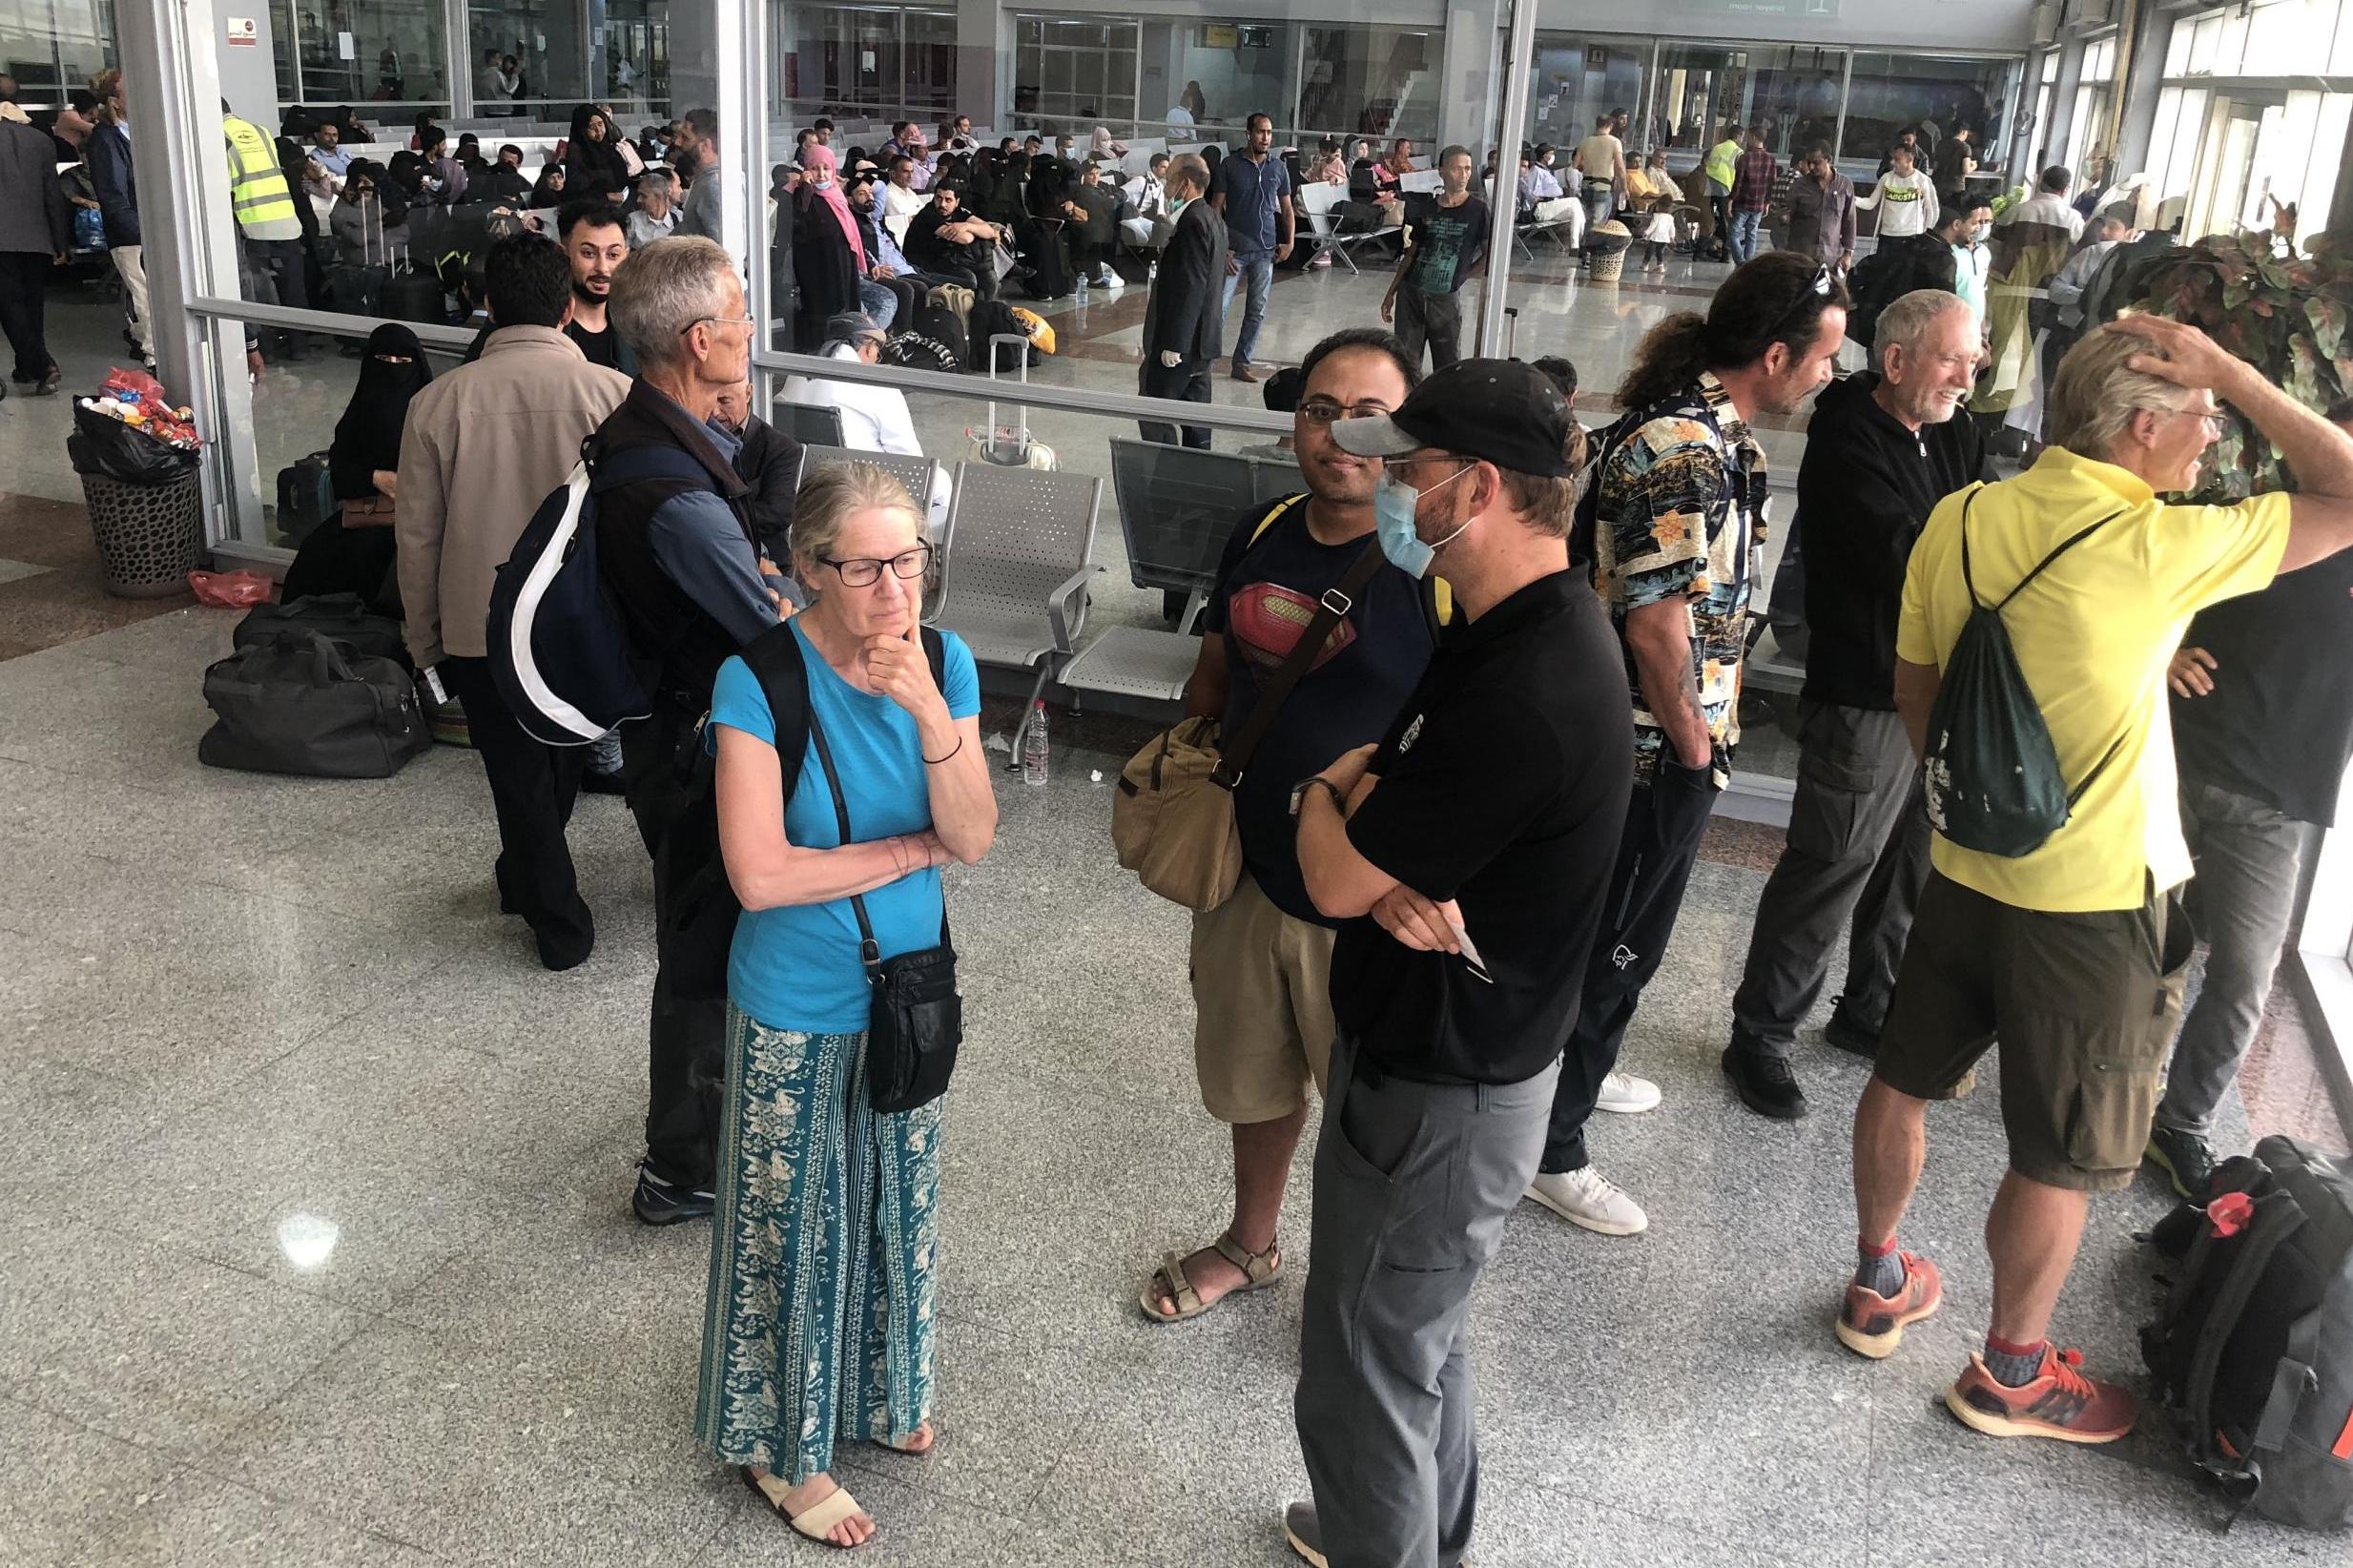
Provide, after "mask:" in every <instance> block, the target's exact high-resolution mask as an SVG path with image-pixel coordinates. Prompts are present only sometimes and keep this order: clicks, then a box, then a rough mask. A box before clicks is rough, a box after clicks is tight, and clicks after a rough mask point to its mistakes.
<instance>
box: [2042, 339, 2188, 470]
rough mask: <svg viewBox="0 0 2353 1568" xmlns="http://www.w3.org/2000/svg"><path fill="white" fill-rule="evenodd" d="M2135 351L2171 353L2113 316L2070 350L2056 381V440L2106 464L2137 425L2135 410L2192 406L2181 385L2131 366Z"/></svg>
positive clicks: (2053, 411) (2053, 431)
mask: <svg viewBox="0 0 2353 1568" xmlns="http://www.w3.org/2000/svg"><path fill="white" fill-rule="evenodd" d="M2136 354H2146V355H2148V356H2149V357H2150V358H2151V359H2155V360H2162V359H2166V358H2168V357H2169V356H2168V355H2167V354H2166V353H2165V351H2164V349H2162V348H2160V347H2159V346H2157V344H2156V343H2154V342H2152V341H2151V340H2148V339H2146V338H2143V337H2140V336H2139V335H2138V334H2136V333H2132V332H2127V331H2125V330H2124V329H2123V328H2121V327H2119V326H2118V325H2117V324H2116V322H2114V321H2111V322H2109V323H2108V324H2107V325H2106V326H2103V327H2100V328H2099V329H2098V330H2096V331H2094V332H2090V333H2086V334H2085V335H2084V338H2083V340H2082V341H2081V342H2078V343H2077V344H2076V345H2075V346H2074V348H2071V349H2069V350H2068V351H2067V358H2066V359H2064V360H2061V361H2059V373H2058V374H2057V375H2056V376H2054V377H2053V378H2052V382H2051V411H2050V414H2049V420H2050V440H2051V444H2052V445H2054V446H2064V447H2066V448H2067V449H2068V450H2069V451H2071V452H2073V453H2074V454H2075V455H2076V456H2077V457H2087V458H2093V459H2095V460H2097V461H2099V462H2102V463H2105V462H2107V461H2109V453H2110V452H2111V450H2113V449H2114V447H2115V446H2116V443H2117V441H2118V440H2120V439H2121V438H2122V437H2123V435H2124V432H2125V431H2126V430H2127V429H2129V428H2130V427H2131V426H2132V423H2133V415H2134V414H2135V413H2136V412H2138V411H2140V410H2142V409H2151V410H2162V409H2180V408H2185V407H2187V406H2188V403H2187V402H2186V401H2185V399H2186V396H2187V394H2185V393H2184V392H2183V391H2182V390H2181V388H2180V387H2178V386H2177V385H2175V384H2174V383H2173V382H2169V381H2166V380H2165V379H2164V378H2163V377H2160V376H2151V375H2149V374H2147V373H2145V372H2143V371H2138V370H2135V369H2133V368H2131V365H2130V361H2131V360H2132V358H2133V356H2134V355H2136Z"/></svg>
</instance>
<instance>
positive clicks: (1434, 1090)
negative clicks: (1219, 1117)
mask: <svg viewBox="0 0 2353 1568" xmlns="http://www.w3.org/2000/svg"><path fill="white" fill-rule="evenodd" d="M1332 432H1333V439H1334V440H1335V441H1337V443H1338V444H1339V445H1340V446H1341V448H1342V449H1343V450H1345V451H1350V452H1354V453H1356V454H1358V455H1359V456H1363V457H1379V458H1382V459H1384V460H1386V461H1385V472H1384V474H1383V477H1382V479H1381V481H1380V484H1379V486H1378V488H1377V489H1376V490H1375V492H1374V499H1373V514H1374V518H1375V529H1376V532H1377V535H1378V537H1379V539H1380V542H1381V547H1382V549H1383V551H1384V552H1385V553H1386V554H1387V555H1388V557H1389V559H1390V560H1391V561H1392V562H1393V564H1395V565H1396V566H1397V567H1400V568H1401V569H1402V570H1404V571H1405V572H1407V573H1408V574H1409V575H1412V576H1414V577H1420V576H1422V575H1423V574H1425V573H1426V572H1428V571H1429V570H1430V569H1431V568H1432V565H1433V562H1434V561H1435V560H1438V559H1439V558H1440V556H1441V554H1442V567H1441V569H1442V570H1443V571H1444V572H1445V575H1446V579H1447V582H1448V583H1449V585H1450V586H1451V587H1452V589H1453V594H1454V600H1455V605H1456V606H1457V607H1458V614H1459V617H1460V618H1461V619H1463V620H1465V621H1467V623H1468V624H1467V625H1463V626H1461V627H1459V628H1458V629H1457V630H1456V632H1455V635H1454V636H1453V637H1452V638H1451V640H1450V641H1449V643H1448V644H1447V645H1446V646H1443V647H1441V648H1440V649H1439V650H1438V652H1437V655H1436V657H1435V659H1434V660H1433V661H1432V663H1431V665H1430V668H1429V671H1428V672H1427V674H1425V676H1424V677H1423V679H1422V681H1421V684H1420V685H1419V686H1418V687H1417V688H1416V689H1415V691H1414V695H1413V696H1412V697H1411V698H1410V699H1409V700H1408V701H1407V703H1406V705H1405V707H1404V708H1403V709H1402V710H1400V711H1399V712H1398V714H1397V717H1396V719H1395V721H1394V722H1393V724H1392V725H1391V727H1390V730H1389V733H1388V736H1387V738H1386V739H1384V740H1383V741H1382V742H1381V743H1380V744H1379V745H1378V746H1377V747H1374V746H1366V747H1363V748H1360V749H1358V750H1356V751H1353V752H1351V753H1348V754H1347V755H1345V756H1342V757H1340V758H1339V759H1337V760H1336V761H1334V762H1333V763H1332V764H1331V766H1330V767H1329V768H1327V769H1325V770H1324V771H1323V772H1322V773H1320V774H1316V775H1315V776H1314V777H1312V778H1309V779H1305V780H1303V781H1302V782H1301V783H1300V784H1299V786H1298V788H1297V790H1296V791H1295V792H1294V794H1293V795H1292V800H1291V810H1292V815H1294V816H1295V817H1296V818H1297V819H1298V824H1299V827H1298V856H1299V867H1300V871H1301V872H1302V874H1303V875H1304V877H1305V879H1306V883H1307V890H1308V896H1309V897H1311V898H1312V899H1313V900H1314V902H1315V905H1316V907H1317V908H1318V909H1319V910H1321V911H1322V912H1323V913H1324V914H1326V915H1328V916H1331V917H1333V918H1339V919H1344V920H1346V921H1347V922H1348V923H1347V924H1345V925H1343V926H1342V927H1341V929H1340V934H1339V938H1338V940H1337V942H1336V944H1335V947H1334V950H1333V954H1332V969H1331V1002H1332V1010H1333V1014H1334V1017H1335V1019H1336V1021H1337V1023H1338V1036H1337V1039H1336V1040H1335V1041H1334V1042H1333V1046H1332V1052H1331V1086H1330V1091H1329V1094H1328V1096H1327V1098H1326V1101H1325V1109H1324V1124H1323V1133H1322V1135H1321V1137H1320V1139H1319V1141H1318V1143H1317V1145H1316V1150H1315V1217H1314V1223H1313V1233H1312V1244H1311V1245H1312V1250H1313V1253H1314V1258H1315V1267H1314V1269H1313V1271H1312V1272H1311V1273H1310V1274H1309V1276H1308V1288H1307V1297H1306V1301H1305V1306H1304V1320H1303V1322H1302V1325H1301V1331H1300V1371H1299V1390H1298V1395H1297V1400H1296V1405H1295V1413H1296V1416H1297V1421H1298V1427H1299V1443H1300V1448H1301V1450H1302V1452H1303V1453H1304V1455H1305V1456H1306V1459H1307V1468H1308V1477H1309V1480H1310V1482H1311V1484H1312V1485H1313V1487H1314V1492H1315V1500H1314V1501H1313V1502H1312V1503H1305V1502H1300V1503H1293V1504H1292V1505H1291V1506H1290V1509H1289V1510H1288V1511H1287V1512H1286V1514H1285V1517H1284V1527H1285V1531H1286V1534H1287V1535H1288V1536H1289V1537H1290V1542H1291V1545H1292V1547H1293V1548H1294V1550H1296V1551H1297V1552H1298V1553H1299V1554H1300V1556H1302V1557H1304V1558H1308V1560H1310V1561H1311V1562H1317V1563H1323V1562H1326V1561H1329V1562H1330V1563H1331V1564H1333V1565H1335V1568H1360V1565H1370V1564H1381V1565H1384V1568H1387V1565H1392V1564H1412V1565H1416V1568H1435V1565H1436V1564H1438V1563H1449V1564H1451V1563H1455V1562H1456V1561H1458V1560H1460V1558H1461V1557H1462V1553H1463V1549H1464V1547H1465V1546H1466V1545H1467V1544H1468V1543H1469V1541H1470V1538H1471V1524H1472V1511H1473V1504H1474V1500H1475V1496H1476V1476H1477V1470H1478V1466H1477V1457H1476V1452H1475V1449H1474V1445H1473V1441H1472V1434H1471V1419H1472V1393H1471V1374H1470V1362H1469V1341H1468V1339H1467V1337H1466V1332H1465V1330H1466V1324H1467V1320H1468V1317H1469V1313H1470V1299H1471V1290H1472V1287H1473V1286H1474V1285H1475V1284H1476V1282H1477V1279H1478V1275H1479V1271H1480V1269H1483V1268H1485V1267H1486V1264H1487V1261H1488V1259H1489V1258H1491V1257H1493V1256H1494V1255H1495V1251H1496V1247H1497V1246H1498V1245H1499V1244H1500V1242H1501V1240H1502V1234H1503V1222H1504V1218H1505V1216H1507V1215H1508V1214H1510V1213H1511V1211H1512V1208H1513V1207H1514V1206H1515V1205H1517V1203H1518V1201H1519V1198H1520V1195H1521V1194H1522V1193H1524V1192H1525V1191H1526V1190H1527V1186H1528V1182H1529V1179H1530V1178H1531V1177H1533V1176H1534V1175H1535V1174H1536V1166H1537V1161H1538V1157H1539V1156H1540V1155H1541V1153H1542V1152H1543V1147H1544V1129H1545V1123H1546V1117H1547V1114H1548V1112H1549V1111H1550V1108H1551V1105H1552V1099H1553V1085H1554V1081H1555V1079H1556V1078H1557V1077H1558V1072H1559V1060H1560V1046H1561V1042H1562V1041H1564V1040H1566V1039H1567V1038H1568V1034H1569V1028H1570V1025H1571V1024H1572V1023H1573V1022H1575V1021H1576V1016H1577V1009H1578V999H1579V988H1580V982H1581V980H1582V978H1583V976H1582V970H1583V957H1584V954H1585V953H1586V952H1587V950H1588V949H1589V948H1590V947H1591V945H1592V942H1593V939H1594V935H1595V933H1596V932H1597V931H1598V929H1599V928H1600V918H1601V901H1602V896H1603V893H1604V891H1605V890H1606V888H1607V885H1608V881H1609V875H1610V868H1611V864H1612V862H1613V860H1614V859H1615V857H1616V855H1617V846H1618V835H1619V829H1620V821H1621V819H1622V818H1623V817H1624V815H1625V810H1626V796H1627V793H1628V789H1629V783H1630V780H1631V778H1632V776H1633V761H1634V751H1633V740H1632V726H1631V725H1630V724H1629V722H1628V716H1629V713H1628V710H1629V700H1628V697H1627V693H1626V690H1625V687H1624V684H1623V682H1622V681H1620V679H1619V678H1618V671H1619V661H1618V652H1617V641H1616V639H1615V638H1614V637H1613V636H1612V635H1611V632H1610V628H1609V621H1608V618H1607V616H1606V615H1605V614H1604V613H1603V611H1602V609H1601V604H1600V600H1599V599H1598V598H1597V597H1595V595H1594V593H1593V591H1592V589H1591V588H1590V587H1588V586H1587V583H1586V578H1585V571H1584V568H1583V567H1582V565H1581V564H1579V566H1578V567H1575V568H1572V567H1571V564H1570V553H1569V543H1568V534H1569V528H1570V524H1571V522H1572V520H1573V518H1574V515H1575V512H1576V507H1577V490H1578V484H1577V478H1576V475H1577V474H1578V472H1579V467H1580V466H1581V459H1582V456H1583V447H1584V440H1583V437H1582V435H1581V434H1580V433H1579V430H1578V427H1577V425H1576V423H1575V422H1573V421H1572V420H1571V419H1570V417H1569V408H1568V403H1567V402H1566V400H1564V399H1563V398H1562V397H1561V396H1560V393H1559V391H1558V388H1557V387H1556V386H1555V385H1554V384H1553V382H1552V381H1551V380H1550V379H1549V378H1548V377H1546V376H1545V375H1544V374H1543V373H1542V372H1541V371H1539V370H1538V369H1536V368H1535V367H1534V366H1532V365H1526V364H1521V363H1519V362H1518V361H1511V360H1463V361H1457V362H1456V363H1455V364H1452V365H1449V366H1448V367H1447V368H1445V369H1444V370H1441V371H1438V372H1437V373H1436V374H1435V375H1433V376H1432V377H1431V378H1430V379H1429V380H1428V381H1426V382H1423V383H1422V384H1421V386H1420V387H1419V388H1418V389H1417V390H1415V391H1414V393H1413V395H1412V396H1410V397H1408V398H1407V399H1406V400H1405V402H1404V403H1403V404H1402V405H1401V406H1399V407H1398V409H1397V411H1396V412H1395V413H1394V414H1390V415H1385V416H1379V417H1374V418H1368V419H1352V420H1344V421H1341V422H1339V423H1335V424H1334V425H1333V426H1332Z"/></svg>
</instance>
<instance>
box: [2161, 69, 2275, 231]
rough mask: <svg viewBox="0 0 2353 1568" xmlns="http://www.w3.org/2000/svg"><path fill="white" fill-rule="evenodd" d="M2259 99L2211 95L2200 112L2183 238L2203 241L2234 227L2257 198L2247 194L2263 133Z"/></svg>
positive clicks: (2257, 200) (2257, 196) (2261, 108)
mask: <svg viewBox="0 0 2353 1568" xmlns="http://www.w3.org/2000/svg"><path fill="white" fill-rule="evenodd" d="M2266 107H2268V106H2267V105H2265V104H2264V103H2263V102H2261V101H2260V99H2253V98H2248V97H2235V96H2226V95H2224V94H2221V93H2217V94H2216V95H2215V97H2214V100H2213V102H2212V105H2211V106H2210V107H2209V108H2208V109H2207V111H2206V134H2205V139H2204V147H2203V153H2202V155H2201V157H2200V159H2199V167H2198V175H2197V176H2196V179H2195V180H2194V182H2193V184H2192V187H2191V194H2190V205H2189V212H2188V215H2187V216H2188V219H2189V221H2188V222H2187V223H2186V224H2185V225H2184V226H2183V228H2182V233H2183V234H2185V235H2207V234H2215V233H2219V232H2222V231H2226V230H2235V229H2237V228H2238V227H2239V219H2240V215H2241V214H2242V213H2243V212H2244V211H2245V210H2246V209H2247V208H2248V207H2249V205H2250V204H2251V203H2256V202H2260V195H2258V194H2256V193H2251V192H2250V191H2249V189H2248V187H2249V185H2250V183H2251V180H2252V176H2253V174H2254V170H2255V147H2256V143H2257V141H2258V140H2259V139H2260V137H2261V135H2262V131H2263V111H2264V109H2265V108H2266Z"/></svg>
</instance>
